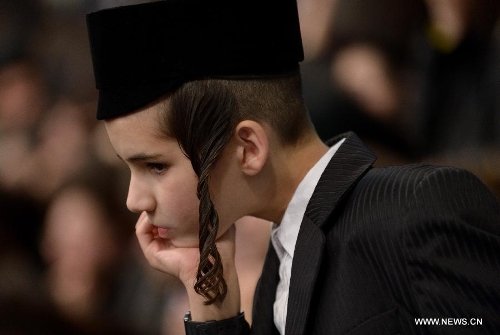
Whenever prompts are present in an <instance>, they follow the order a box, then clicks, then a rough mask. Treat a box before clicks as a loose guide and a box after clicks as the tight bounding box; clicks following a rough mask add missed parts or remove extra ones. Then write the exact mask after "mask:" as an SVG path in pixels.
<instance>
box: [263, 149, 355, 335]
mask: <svg viewBox="0 0 500 335" xmlns="http://www.w3.org/2000/svg"><path fill="white" fill-rule="evenodd" d="M344 140H345V139H342V140H340V141H339V142H337V143H336V144H335V145H334V146H333V147H331V148H330V149H329V150H328V151H327V152H326V153H325V154H324V155H323V157H321V158H320V160H319V161H318V162H317V163H316V164H315V165H314V166H313V167H312V168H311V170H309V172H308V173H307V174H306V175H305V177H304V179H302V181H301V182H300V184H299V186H298V187H297V189H296V190H295V193H294V195H293V197H292V200H290V203H289V204H288V206H287V208H286V211H285V214H284V215H283V219H282V221H281V224H280V225H276V224H275V223H274V224H273V228H272V235H271V241H272V243H273V246H274V249H275V250H276V254H277V255H278V258H279V260H280V267H279V275H280V282H279V284H278V288H277V290H276V300H275V302H274V324H275V325H276V328H278V330H279V332H280V334H285V324H286V315H287V306H288V290H289V288H290V277H291V274H292V261H293V254H294V251H295V243H296V242H297V236H298V234H299V230H300V225H301V223H302V218H303V217H304V214H305V212H306V207H307V204H308V203H309V200H310V199H311V197H312V195H313V192H314V189H315V188H316V185H317V184H318V182H319V179H320V178H321V175H322V174H323V172H324V171H325V169H326V166H327V165H328V163H329V162H330V160H331V159H332V157H333V155H335V152H337V150H338V148H339V147H340V145H341V144H342V143H343V142H344Z"/></svg>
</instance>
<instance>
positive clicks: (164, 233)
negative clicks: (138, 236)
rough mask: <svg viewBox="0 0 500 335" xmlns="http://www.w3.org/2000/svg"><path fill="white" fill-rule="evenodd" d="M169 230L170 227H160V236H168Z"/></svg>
mask: <svg viewBox="0 0 500 335" xmlns="http://www.w3.org/2000/svg"><path fill="white" fill-rule="evenodd" d="M168 232H169V229H168V228H162V227H158V236H160V237H161V238H168Z"/></svg>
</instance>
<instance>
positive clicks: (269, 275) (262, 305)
mask: <svg viewBox="0 0 500 335" xmlns="http://www.w3.org/2000/svg"><path fill="white" fill-rule="evenodd" d="M279 265H280V261H279V259H278V255H276V251H274V247H273V245H272V243H269V248H268V250H267V254H266V259H265V261H264V267H263V269H262V276H261V277H260V279H259V282H258V283H257V287H256V289H255V295H254V303H253V322H252V331H251V334H254V335H271V334H279V333H278V330H277V329H276V327H275V325H274V316H273V305H274V300H275V299H276V288H277V287H278V282H279V280H280V278H279V273H278V269H279Z"/></svg>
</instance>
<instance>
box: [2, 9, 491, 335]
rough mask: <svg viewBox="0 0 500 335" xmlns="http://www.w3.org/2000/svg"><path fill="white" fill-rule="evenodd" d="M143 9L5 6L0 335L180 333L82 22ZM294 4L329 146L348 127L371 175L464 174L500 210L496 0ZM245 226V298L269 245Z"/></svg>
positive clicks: (180, 304) (177, 298) (309, 88)
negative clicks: (148, 250)
mask: <svg viewBox="0 0 500 335" xmlns="http://www.w3.org/2000/svg"><path fill="white" fill-rule="evenodd" d="M139 2H146V1H117V0H101V1H99V0H23V1H19V0H0V206H1V207H0V333H1V334H13V333H15V334H40V333H47V334H54V333H72V334H162V335H170V334H179V333H182V315H183V313H184V312H185V310H186V309H187V306H186V304H185V299H184V296H183V292H182V290H181V289H180V287H179V284H178V283H177V281H176V280H174V279H172V278H169V277H168V276H165V275H163V274H161V273H159V272H156V271H155V270H152V269H151V268H150V267H149V266H148V265H147V264H146V263H145V261H144V258H143V255H142V253H141V251H140V249H139V247H138V244H137V242H136V240H135V236H134V224H135V219H136V217H135V216H133V215H131V214H130V213H128V212H127V211H126V208H125V199H126V192H127V187H128V177H129V176H128V171H127V170H126V167H125V166H123V165H122V164H121V163H120V162H119V160H118V159H117V158H116V155H115V154H114V151H113V149H112V148H111V146H110V144H109V142H108V138H107V135H106V132H105V130H104V128H103V123H102V122H97V121H96V120H95V109H96V105H97V102H96V99H97V91H96V90H95V87H94V81H93V72H92V64H91V60H90V52H89V46H88V40H87V33H86V26H85V14H86V13H88V12H90V11H95V10H98V9H103V8H107V7H115V6H119V5H127V4H133V3H139ZM298 6H299V15H300V20H301V27H302V35H303V43H304V48H305V54H306V60H305V62H304V63H303V64H302V73H303V81H304V96H305V99H306V102H307V104H308V107H309V110H310V113H311V117H312V120H313V122H314V123H315V125H316V128H317V130H318V132H319V134H320V136H321V137H322V138H323V139H325V140H326V139H328V138H329V137H332V136H334V135H336V134H338V133H340V132H345V131H348V130H354V131H355V132H357V133H358V135H359V136H360V137H361V138H362V139H363V140H365V141H366V143H367V144H368V145H369V146H370V147H371V148H372V149H373V150H374V151H375V152H376V153H377V155H378V156H379V160H378V161H377V163H376V164H377V165H387V164H402V163H412V162H429V163H434V164H440V165H454V166H460V167H463V168H466V169H468V170H470V171H472V172H473V173H475V174H476V175H477V176H478V177H479V178H480V179H481V180H482V181H483V182H484V183H485V184H486V185H487V186H488V187H489V188H490V189H491V191H492V192H493V193H494V194H495V195H496V196H497V198H499V199H500V21H499V13H500V2H499V1H498V0H474V1H470V0H404V1H401V0H379V1H371V0H355V1H353V0H298ZM258 224H268V223H265V222H259V223H258ZM240 226H241V229H239V230H240V231H241V232H242V234H244V236H246V237H247V238H245V239H242V243H248V245H251V246H252V248H242V249H241V250H247V251H248V250H252V252H251V253H248V252H247V253H245V252H242V251H240V252H239V253H238V255H237V257H239V260H240V262H239V265H238V266H239V271H241V272H240V276H241V277H242V278H244V280H246V281H248V282H247V283H244V284H243V288H242V289H243V290H246V288H245V287H246V286H248V289H247V291H248V292H250V293H248V294H249V295H250V297H249V300H251V291H252V290H253V286H254V285H255V281H256V280H257V278H258V276H259V273H260V266H261V264H262V258H263V255H264V253H265V251H266V247H267V241H268V238H269V234H268V233H266V230H265V229H264V230H263V229H260V228H261V227H258V225H257V224H256V222H253V221H252V219H249V220H247V221H244V222H242V223H240ZM262 231H264V233H262ZM249 236H250V237H251V238H250V239H249V238H248V237H249Z"/></svg>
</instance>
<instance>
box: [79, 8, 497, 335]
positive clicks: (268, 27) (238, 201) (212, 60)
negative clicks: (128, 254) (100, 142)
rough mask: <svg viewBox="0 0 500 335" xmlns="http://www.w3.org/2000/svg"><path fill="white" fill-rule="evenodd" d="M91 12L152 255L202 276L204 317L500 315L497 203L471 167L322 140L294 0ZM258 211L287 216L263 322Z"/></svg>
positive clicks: (282, 219)
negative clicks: (243, 259) (249, 256)
mask: <svg viewBox="0 0 500 335" xmlns="http://www.w3.org/2000/svg"><path fill="white" fill-rule="evenodd" d="M88 27H89V36H90V43H91V49H92V56H93V62H94V72H95V76H96V83H97V87H98V89H99V106H98V111H97V116H98V119H103V120H105V122H106V128H107V130H108V134H109V136H110V139H111V142H112V144H113V146H114V148H115V150H116V152H117V154H118V156H119V157H120V158H121V159H123V160H124V161H125V162H126V163H127V165H128V166H129V168H130V170H131V181H130V189H129V195H128V198H127V206H128V207H129V209H130V210H132V211H135V212H138V213H142V215H141V217H140V218H139V221H138V223H137V226H136V233H137V236H138V239H139V243H140V244H141V247H142V249H143V251H144V253H145V255H146V258H147V259H148V261H149V262H150V263H151V265H152V266H154V267H155V268H157V269H159V270H161V271H164V272H167V273H170V274H173V275H175V276H177V277H178V278H179V279H180V280H181V281H182V282H183V283H184V286H185V287H186V290H187V293H188V298H189V303H190V309H191V312H190V314H188V315H187V316H186V318H185V320H186V322H185V326H186V332H187V333H188V334H205V333H207V334H245V333H248V332H252V333H254V334H273V333H281V334H285V333H286V334H330V333H333V334H344V333H348V332H349V333H351V334H370V333H372V334H388V333H426V332H429V331H436V332H438V331H439V332H450V333H456V332H457V328H456V327H452V326H449V327H440V326H438V325H436V326H429V327H427V326H421V325H418V324H417V321H416V318H421V317H427V318H439V320H441V319H444V320H448V319H453V320H455V319H456V320H462V319H464V320H466V321H467V322H470V323H473V322H474V323H475V324H476V323H477V322H476V321H477V320H481V322H482V325H481V326H474V327H473V328H470V327H472V326H468V328H466V329H467V330H469V329H471V330H472V331H474V332H476V331H477V332H481V331H482V332H486V333H487V332H490V333H491V332H494V330H498V329H499V327H500V326H499V320H498V314H499V312H500V307H499V306H500V304H499V303H498V302H499V301H500V284H499V281H498V278H497V277H498V273H499V272H498V270H499V269H500V266H499V262H498V260H497V257H496V255H498V253H499V252H500V237H499V235H500V224H499V223H500V206H499V204H498V202H497V201H496V199H494V197H493V196H492V195H491V193H490V192H489V191H488V190H487V189H486V188H485V187H484V185H482V184H481V183H480V182H479V181H478V180H477V178H475V177H474V176H472V175H471V174H469V173H467V172H465V171H462V170H459V169H453V168H439V167H432V166H424V165H414V166H405V167H388V168H380V169H376V168H373V167H372V164H373V162H374V161H375V155H374V154H373V153H372V152H371V151H370V150H369V149H367V148H366V147H365V146H364V145H363V143H361V141H360V140H359V139H358V138H357V136H356V135H355V134H353V133H348V134H343V135H340V136H338V137H337V138H334V139H332V140H330V141H329V142H328V143H327V144H325V143H323V142H322V141H321V140H320V139H319V137H318V136H317V134H316V133H315V131H314V127H313V126H312V125H311V123H310V120H309V118H308V114H307V109H306V107H305V106H304V103H303V101H302V95H301V83H300V74H299V67H298V63H299V62H300V61H301V60H302V59H303V53H302V44H301V40H300V29H299V25H298V16H297V8H296V3H295V2H294V1H293V0H275V1H268V2H266V1H264V0H254V1H237V2H236V1H224V0H218V1H217V0H211V1H195V0H193V1H162V2H156V3H149V4H143V5H135V6H128V7H120V8H115V9H110V10H104V11H101V12H96V13H93V14H90V15H89V16H88ZM188 158H189V159H188ZM193 170H194V172H193ZM247 215H250V216H256V217H260V218H263V219H266V220H269V221H272V222H274V227H273V236H272V244H271V246H270V248H269V251H268V254H267V258H266V261H265V264H264V269H263V272H262V276H261V279H260V282H259V286H258V288H257V290H256V293H255V298H254V314H253V315H254V317H253V322H252V329H250V328H249V325H248V324H247V322H246V321H245V319H244V314H243V313H240V301H239V300H240V298H239V288H238V278H237V276H236V271H235V266H234V225H233V223H234V221H236V220H237V219H239V218H241V217H243V216H247ZM198 222H199V226H198ZM440 322H441V321H440Z"/></svg>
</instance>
